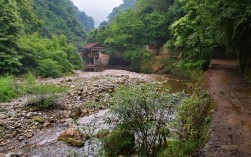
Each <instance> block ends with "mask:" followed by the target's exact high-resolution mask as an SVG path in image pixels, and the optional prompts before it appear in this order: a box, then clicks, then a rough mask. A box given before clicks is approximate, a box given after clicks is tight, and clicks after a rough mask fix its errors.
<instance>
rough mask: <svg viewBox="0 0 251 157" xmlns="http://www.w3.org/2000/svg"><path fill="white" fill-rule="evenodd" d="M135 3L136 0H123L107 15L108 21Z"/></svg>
mask: <svg viewBox="0 0 251 157" xmlns="http://www.w3.org/2000/svg"><path fill="white" fill-rule="evenodd" d="M135 3H136V0H123V3H122V4H121V5H120V6H118V7H115V8H113V10H112V12H111V13H110V14H109V16H108V19H109V21H113V20H114V19H115V18H116V17H117V16H118V15H120V14H121V13H122V12H125V11H126V10H128V9H130V8H133V7H134V5H135Z"/></svg>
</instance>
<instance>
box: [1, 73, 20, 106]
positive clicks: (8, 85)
mask: <svg viewBox="0 0 251 157" xmlns="http://www.w3.org/2000/svg"><path fill="white" fill-rule="evenodd" d="M18 95H19V92H18V90H17V88H16V87H15V80H14V77H13V76H11V75H7V76H2V77H0V102H7V101H9V100H11V99H13V98H16V97H17V96H18Z"/></svg>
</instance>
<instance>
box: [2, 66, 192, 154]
mask: <svg viewBox="0 0 251 157" xmlns="http://www.w3.org/2000/svg"><path fill="white" fill-rule="evenodd" d="M40 82H41V83H48V84H57V85H59V86H60V85H65V86H69V87H70V90H69V91H68V92H66V93H65V94H63V95H61V96H60V98H59V99H60V101H61V103H62V105H63V106H64V107H63V109H61V110H54V111H50V112H33V111H29V110H28V111H27V108H25V107H24V104H25V102H26V101H27V99H28V98H29V96H25V97H23V98H18V99H16V100H13V101H12V102H9V103H2V104H0V106H1V107H2V108H4V109H5V111H4V112H0V117H1V120H0V122H1V123H0V124H1V125H2V126H3V127H4V134H5V135H6V137H7V138H5V139H4V140H0V144H1V147H0V156H1V155H2V154H6V153H10V152H14V153H19V152H20V153H21V154H23V156H28V157H30V156H32V157H64V156H67V155H74V154H76V155H78V156H83V155H86V156H88V157H89V156H90V157H91V156H101V155H97V154H98V153H100V152H99V148H100V145H101V143H100V141H98V140H97V139H96V138H95V137H94V135H95V134H96V133H97V131H98V130H100V129H104V128H106V129H112V127H113V126H112V125H107V124H106V123H105V121H104V119H105V118H106V117H109V116H110V115H109V114H108V112H107V110H106V108H107V102H109V99H110V97H111V95H112V93H113V92H114V91H116V89H117V87H119V86H121V85H123V86H127V85H138V84H141V83H145V82H148V83H158V84H161V85H162V86H165V87H167V86H169V87H170V89H171V91H172V92H176V91H181V90H183V89H186V91H189V90H191V89H189V86H187V83H188V81H187V80H181V79H177V78H173V77H170V76H168V75H155V74H138V73H134V72H129V71H125V70H105V71H103V72H82V71H75V74H74V75H72V76H67V77H62V78H58V79H51V78H48V79H42V80H40ZM87 101H98V102H99V104H101V105H100V106H98V107H97V108H95V109H92V110H90V109H88V108H87V106H86V102H87ZM27 115H29V116H27ZM32 116H41V117H43V118H44V119H45V120H46V122H45V123H46V124H48V125H45V123H44V124H39V123H37V122H35V121H34V120H33V119H32ZM76 116H78V118H77V119H76V118H74V117H76ZM47 121H48V122H47ZM72 127H74V128H78V129H80V130H82V131H83V132H85V133H88V134H89V135H91V137H93V138H91V139H90V140H88V141H86V144H85V146H84V147H81V148H77V147H72V146H69V145H67V144H66V143H64V142H61V141H57V138H58V136H59V135H60V134H61V133H62V132H63V131H64V130H66V129H67V128H72ZM17 130H18V131H17ZM1 153H2V154H1Z"/></svg>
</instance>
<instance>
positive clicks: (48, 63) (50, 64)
mask: <svg viewBox="0 0 251 157" xmlns="http://www.w3.org/2000/svg"><path fill="white" fill-rule="evenodd" d="M38 69H39V74H40V75H41V76H42V77H53V78H56V77H60V76H62V75H63V71H62V69H63V67H62V66H61V65H60V64H59V63H58V62H57V61H54V60H52V59H43V60H42V61H41V62H40V63H39V67H38Z"/></svg>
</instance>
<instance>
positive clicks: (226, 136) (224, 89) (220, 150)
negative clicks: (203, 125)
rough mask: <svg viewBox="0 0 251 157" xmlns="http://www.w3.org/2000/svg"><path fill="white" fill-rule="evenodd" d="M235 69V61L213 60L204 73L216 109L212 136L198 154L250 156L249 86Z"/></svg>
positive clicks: (219, 156)
mask: <svg viewBox="0 0 251 157" xmlns="http://www.w3.org/2000/svg"><path fill="white" fill-rule="evenodd" d="M238 71H239V70H238V62H237V61H223V60H213V66H212V67H211V68H210V69H209V70H208V71H207V73H206V78H207V82H208V89H209V92H210V95H211V97H212V99H213V100H214V101H215V104H216V110H215V112H214V116H213V122H212V127H211V132H212V135H211V138H210V140H209V142H208V143H207V144H206V146H205V148H204V150H203V153H202V155H201V156H206V157H250V156H251V87H250V85H248V84H247V83H246V82H245V81H244V79H243V78H242V77H241V74H240V72H238Z"/></svg>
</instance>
